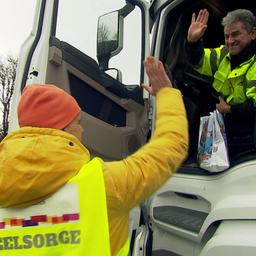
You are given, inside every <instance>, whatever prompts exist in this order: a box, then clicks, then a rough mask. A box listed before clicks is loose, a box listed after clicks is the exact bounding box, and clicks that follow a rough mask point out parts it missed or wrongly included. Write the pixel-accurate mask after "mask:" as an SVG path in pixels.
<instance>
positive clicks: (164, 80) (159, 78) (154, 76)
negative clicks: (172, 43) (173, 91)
mask: <svg viewBox="0 0 256 256" xmlns="http://www.w3.org/2000/svg"><path fill="white" fill-rule="evenodd" d="M144 67H145V70H146V72H147V75H148V77H149V80H150V85H143V87H144V88H145V89H146V90H147V91H148V92H149V93H150V94H151V95H156V94H157V92H158V91H159V90H160V89H161V88H163V87H173V86H172V83H171V81H170V79H169V78H168V76H167V74H166V72H165V69H164V66H163V64H162V62H161V61H159V60H157V59H155V58H154V57H153V56H149V57H148V58H147V59H146V60H145V61H144Z"/></svg>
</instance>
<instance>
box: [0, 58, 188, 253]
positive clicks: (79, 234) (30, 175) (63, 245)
mask: <svg viewBox="0 0 256 256" xmlns="http://www.w3.org/2000/svg"><path fill="white" fill-rule="evenodd" d="M144 65H145V69H146V72H147V74H148V76H149V79H150V85H149V86H147V85H145V86H144V87H145V89H146V90H147V91H148V92H149V93H150V94H151V95H153V96H155V97H156V104H157V105H156V127H155V131H154V134H153V136H152V138H151V139H150V141H149V142H148V143H147V144H146V145H144V146H143V147H141V148H140V149H139V150H138V151H137V152H135V153H133V154H132V155H130V156H128V157H127V158H125V159H123V160H120V161H113V162H104V161H103V160H101V159H99V158H93V159H92V160H91V157H90V153H89V151H88V150H87V149H86V148H85V147H84V145H82V144H81V138H82V134H83V128H82V126H81V124H80V119H81V109H80V107H79V105H78V104H77V102H76V101H75V99H74V98H73V97H72V96H70V95H69V94H68V93H66V92H65V91H63V90H62V89H60V88H58V87H56V86H54V85H48V84H37V85H27V86H26V87H25V89H24V91H23V93H22V95H21V98H20V101H19V105H18V121H19V124H20V127H21V128H20V129H18V130H17V131H14V132H11V133H10V134H9V135H8V136H7V137H6V138H5V139H4V140H3V141H2V142H1V144H0V159H1V161H0V163H1V168H0V205H1V211H0V254H1V255H8V256H10V255H19V253H22V255H25V254H24V253H27V254H26V255H72V256H75V255H93V256H95V255H104V256H105V255H128V251H129V241H128V221H129V211H130V210H131V209H132V208H134V207H135V206H136V205H138V204H140V203H141V202H142V201H143V200H144V199H146V198H147V197H148V196H150V195H151V194H152V193H153V192H155V191H156V190H157V189H158V188H159V187H160V186H161V185H163V183H164V182H165V181H166V180H167V179H168V178H169V177H170V176H171V175H172V174H173V173H174V172H175V170H176V169H177V168H178V167H179V166H180V164H181V163H182V161H183V160H184V159H185V157H186V154H187V147H188V134H187V121H186V114H185V109H184V105H183V100H182V96H181V93H180V91H179V90H177V89H174V88H172V84H171V82H170V80H169V78H168V76H167V75H166V73H165V71H164V68H163V65H162V63H161V62H160V61H158V60H156V59H155V58H153V57H148V58H147V60H146V61H145V63H144ZM85 132H86V131H85ZM110 146H111V145H110ZM160 152H161V153H160Z"/></svg>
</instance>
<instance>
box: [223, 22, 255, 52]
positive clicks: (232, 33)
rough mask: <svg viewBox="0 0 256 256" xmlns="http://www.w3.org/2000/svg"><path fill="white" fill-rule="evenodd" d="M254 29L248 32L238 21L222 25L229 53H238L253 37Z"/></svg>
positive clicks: (247, 45)
mask: <svg viewBox="0 0 256 256" xmlns="http://www.w3.org/2000/svg"><path fill="white" fill-rule="evenodd" d="M255 34H256V33H255V29H253V30H252V31H250V32H248V31H247V30H246V29H245V27H244V25H243V23H242V22H240V21H238V22H234V23H232V24H230V25H227V26H225V27H224V36H225V44H226V45H227V47H228V49H229V52H230V54H231V55H239V54H240V53H241V52H242V51H243V50H245V49H246V48H247V47H249V45H250V44H251V42H252V40H254V39H255Z"/></svg>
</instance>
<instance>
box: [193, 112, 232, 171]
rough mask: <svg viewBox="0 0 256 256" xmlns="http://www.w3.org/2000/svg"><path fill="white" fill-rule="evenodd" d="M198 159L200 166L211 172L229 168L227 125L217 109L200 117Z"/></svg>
mask: <svg viewBox="0 0 256 256" xmlns="http://www.w3.org/2000/svg"><path fill="white" fill-rule="evenodd" d="M197 159H198V163H199V166H200V167H201V168H203V169H205V170H207V171H210V172H220V171H224V170H225V169H227V168H229V159H228V150H227V139H226V133H225V125H224V121H223V117H222V114H221V113H219V112H218V111H217V110H215V111H214V112H212V113H211V114H210V115H209V116H203V117H201V118H200V128H199V140H198V154H197Z"/></svg>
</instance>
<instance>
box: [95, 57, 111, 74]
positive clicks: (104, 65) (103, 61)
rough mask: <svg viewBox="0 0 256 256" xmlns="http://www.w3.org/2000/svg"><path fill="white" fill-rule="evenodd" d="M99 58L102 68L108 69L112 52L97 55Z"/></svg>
mask: <svg viewBox="0 0 256 256" xmlns="http://www.w3.org/2000/svg"><path fill="white" fill-rule="evenodd" d="M97 59H98V62H99V68H100V70H106V69H108V63H109V60H110V54H109V53H108V54H104V55H100V56H98V55H97Z"/></svg>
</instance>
